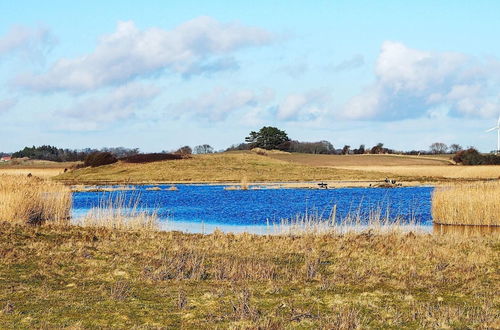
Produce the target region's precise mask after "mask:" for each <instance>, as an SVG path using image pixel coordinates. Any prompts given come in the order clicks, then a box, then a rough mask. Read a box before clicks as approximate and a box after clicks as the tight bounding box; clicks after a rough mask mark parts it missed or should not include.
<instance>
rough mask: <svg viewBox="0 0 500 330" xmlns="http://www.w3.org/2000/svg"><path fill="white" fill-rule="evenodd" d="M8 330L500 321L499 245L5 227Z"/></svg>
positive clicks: (394, 235)
mask: <svg viewBox="0 0 500 330" xmlns="http://www.w3.org/2000/svg"><path fill="white" fill-rule="evenodd" d="M0 236H1V237H2V240H0V302H1V304H2V305H1V306H0V324H2V327H6V328H111V327H115V328H134V327H139V328H186V329H191V328H193V329H194V328H198V329H204V328H213V327H220V328H253V329H256V328H261V329H269V328H271V329H278V328H301V329H304V328H305V329H317V328H329V329H356V328H362V329H366V328H377V329H378V328H393V329H401V328H412V329H413V328H419V329H423V328H427V329H429V328H483V329H495V328H499V327H500V313H499V307H500V300H499V296H498V292H499V291H500V287H499V283H500V273H499V269H500V253H499V252H500V244H499V241H498V239H494V238H491V237H488V236H487V237H472V238H461V237H453V236H439V235H438V236H434V235H430V234H419V233H407V234H405V233H399V232H397V231H396V232H389V233H386V234H372V233H370V232H364V233H358V234H354V233H353V234H346V235H305V236H255V235H248V234H240V235H232V234H222V233H214V234H211V235H195V234H182V233H179V232H154V231H141V232H139V231H119V230H111V229H107V228H95V227H90V228H83V227H76V226H54V225H46V226H40V227H30V226H26V225H19V224H11V223H6V222H3V223H0Z"/></svg>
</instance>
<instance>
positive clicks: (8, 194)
mask: <svg viewBox="0 0 500 330" xmlns="http://www.w3.org/2000/svg"><path fill="white" fill-rule="evenodd" d="M70 210H71V191H70V189H69V188H68V187H66V186H64V185H62V184H59V183H55V182H51V181H47V180H42V179H40V178H35V177H31V178H28V177H25V176H16V175H3V174H1V175H0V220H3V221H9V222H20V223H29V224H41V223H44V222H47V221H49V222H66V221H67V220H68V219H69V215H70Z"/></svg>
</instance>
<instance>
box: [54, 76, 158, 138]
mask: <svg viewBox="0 0 500 330" xmlns="http://www.w3.org/2000/svg"><path fill="white" fill-rule="evenodd" d="M159 92H160V91H159V89H158V88H156V87H154V86H152V85H142V84H138V83H132V84H128V85H125V86H121V87H118V88H116V89H114V90H112V91H111V92H109V93H106V94H104V95H101V96H93V97H87V98H85V99H83V100H81V101H79V102H77V103H76V104H75V105H74V106H72V107H70V108H67V109H63V110H59V111H57V113H56V115H54V116H53V118H59V119H62V120H61V122H62V123H61V124H58V125H57V127H56V128H57V129H60V130H97V129H100V128H102V127H105V126H106V125H109V124H112V123H114V122H116V121H120V120H126V119H129V118H132V117H134V116H135V115H136V113H137V112H138V111H140V110H141V109H143V108H145V107H146V106H148V105H149V104H150V103H151V101H152V100H153V99H154V98H155V97H156V96H157V95H158V94H159Z"/></svg>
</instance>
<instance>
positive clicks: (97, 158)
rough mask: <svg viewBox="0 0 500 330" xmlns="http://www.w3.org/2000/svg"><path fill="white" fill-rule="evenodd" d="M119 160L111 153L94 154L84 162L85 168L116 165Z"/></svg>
mask: <svg viewBox="0 0 500 330" xmlns="http://www.w3.org/2000/svg"><path fill="white" fill-rule="evenodd" d="M117 161H118V159H117V158H116V157H115V156H114V155H113V154H112V153H110V152H93V153H91V154H90V155H88V156H87V157H85V161H84V162H83V165H84V166H86V167H87V166H91V167H98V166H102V165H109V164H113V163H116V162H117Z"/></svg>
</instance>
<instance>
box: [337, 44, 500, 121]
mask: <svg viewBox="0 0 500 330" xmlns="http://www.w3.org/2000/svg"><path fill="white" fill-rule="evenodd" d="M499 67H500V63H499V62H498V61H496V60H489V61H481V60H479V59H475V58H473V57H470V56H467V55H465V54H461V53H452V52H429V51H421V50H416V49H412V48H409V47H407V46H405V45H404V44H402V43H397V42H389V41H388V42H384V44H383V45H382V49H381V52H380V55H379V57H378V60H377V64H376V68H375V74H376V81H375V83H374V84H372V85H371V86H369V87H367V88H366V89H365V90H364V91H363V92H362V93H360V94H359V95H356V96H354V97H353V98H352V99H351V100H350V101H349V102H347V104H346V105H345V106H344V108H343V109H342V112H341V116H342V117H345V118H349V119H372V118H373V119H385V120H397V119H402V118H416V117H420V116H423V115H426V114H428V113H430V112H432V109H435V108H439V109H441V110H440V111H442V109H443V108H448V109H449V113H450V114H451V115H455V116H469V117H483V118H486V117H492V116H495V115H497V114H498V113H499V112H500V84H499V73H500V70H499Z"/></svg>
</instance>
